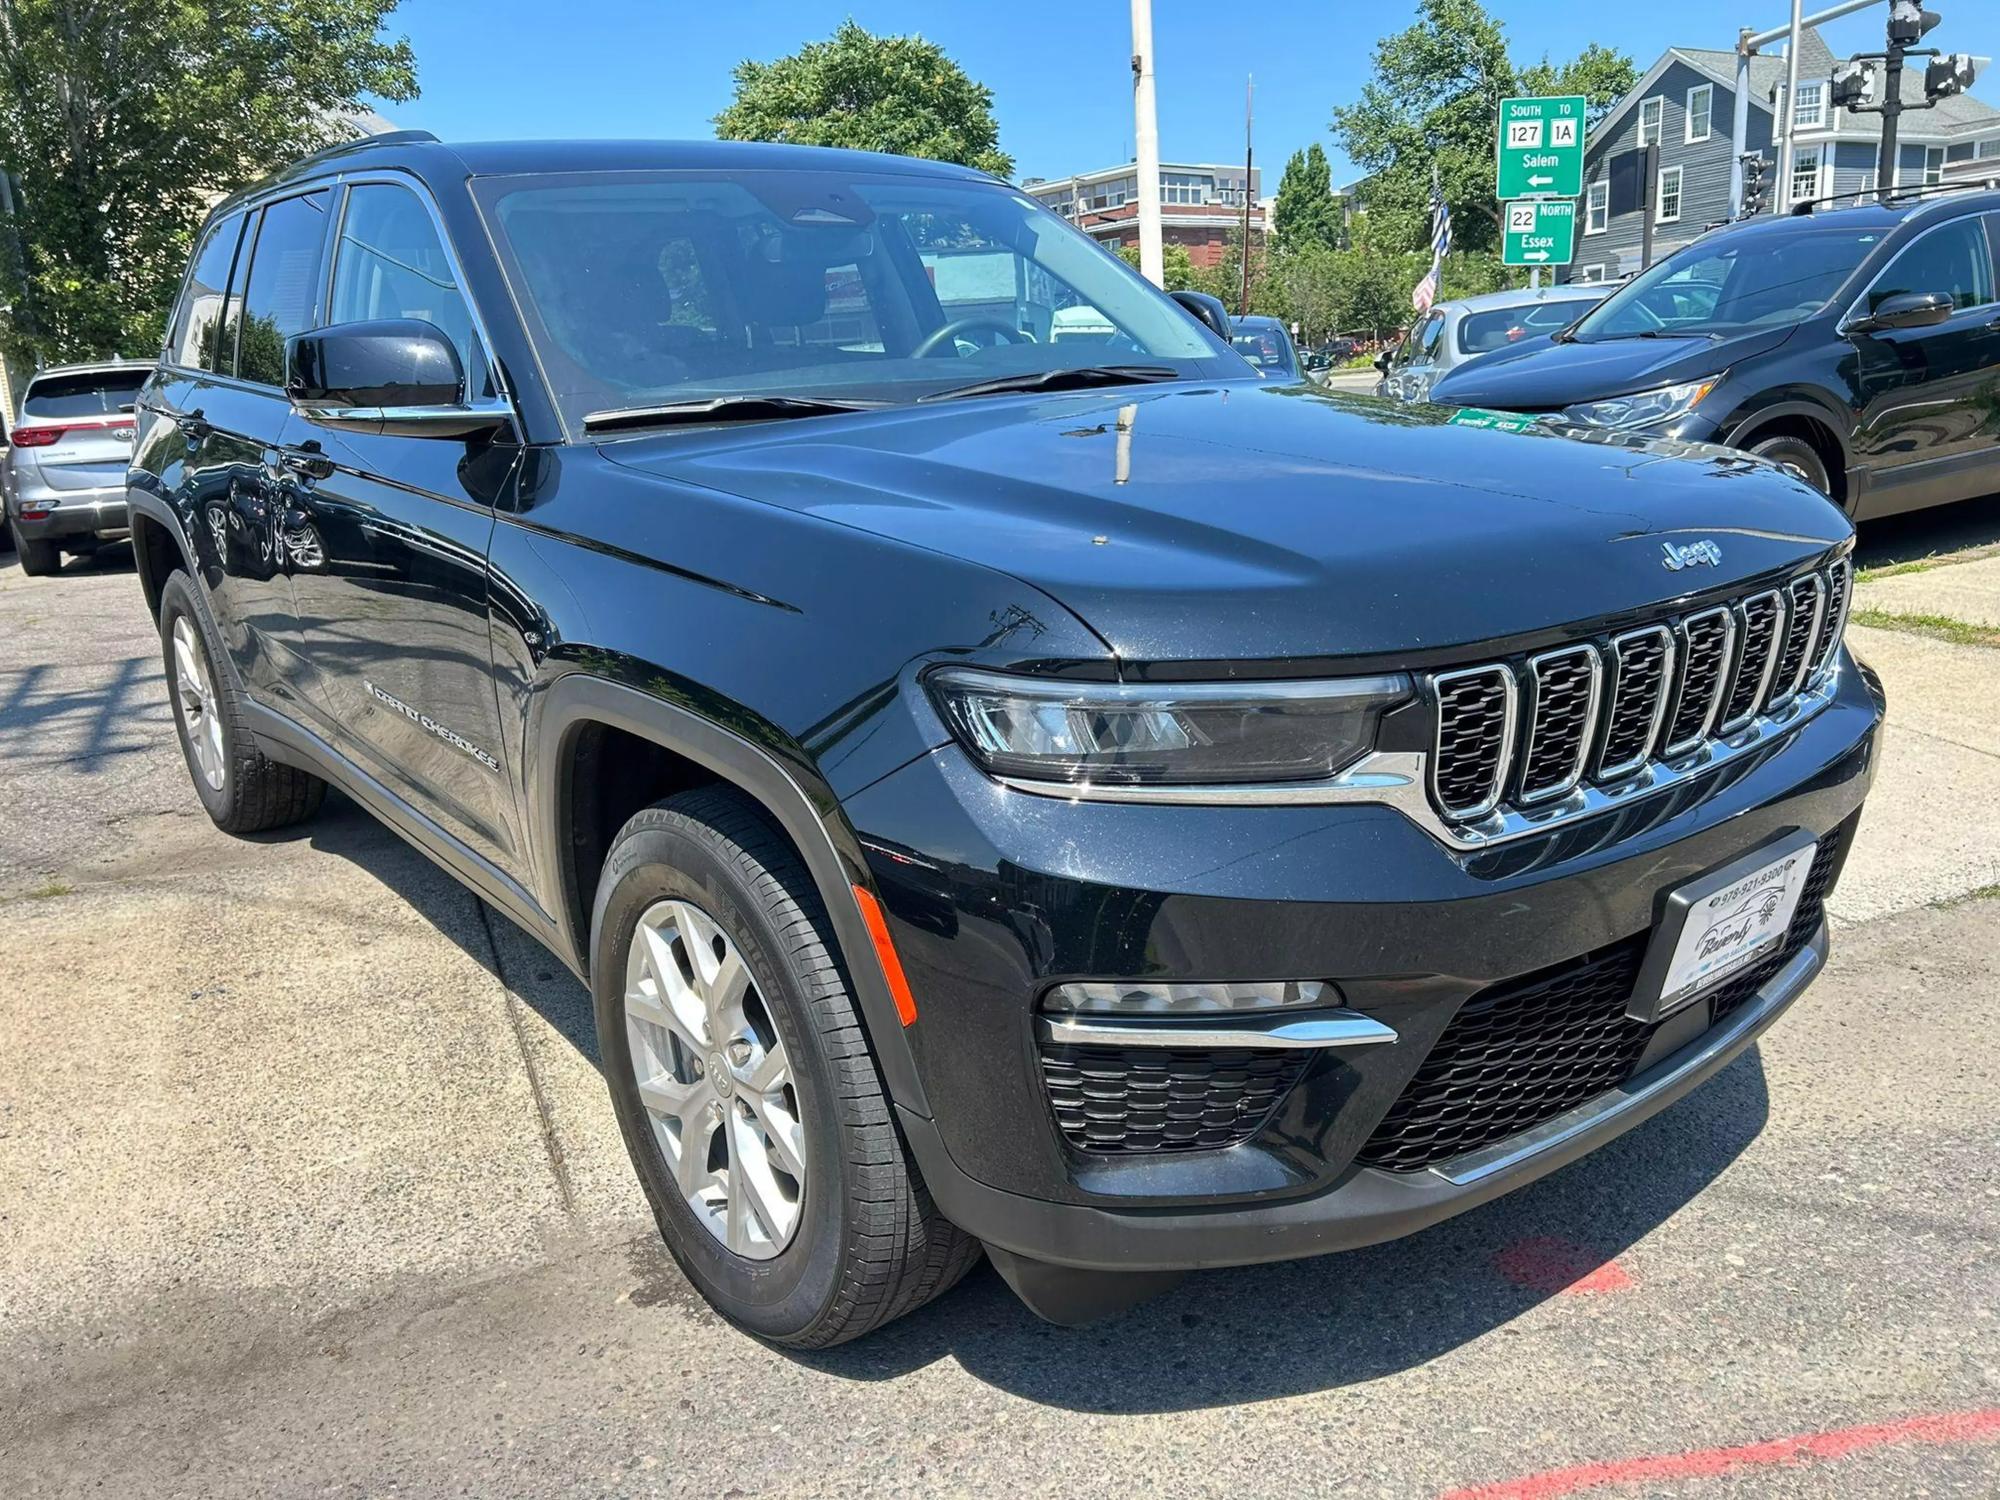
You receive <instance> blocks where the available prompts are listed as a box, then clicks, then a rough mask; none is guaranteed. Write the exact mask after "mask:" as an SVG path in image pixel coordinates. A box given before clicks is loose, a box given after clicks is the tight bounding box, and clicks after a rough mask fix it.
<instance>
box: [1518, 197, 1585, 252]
mask: <svg viewBox="0 0 2000 1500" xmlns="http://www.w3.org/2000/svg"><path fill="white" fill-rule="evenodd" d="M1506 211H1507V221H1506V224H1505V225H1504V226H1503V229H1504V233H1503V234H1502V236H1501V242H1500V263H1501V264H1502V265H1508V266H1566V265H1568V264H1569V263H1570V261H1571V260H1572V259H1573V258H1574V257H1575V255H1576V200H1575V199H1573V198H1523V199H1521V200H1520V201H1519V202H1515V203H1509V204H1508V205H1507V210H1506Z"/></svg>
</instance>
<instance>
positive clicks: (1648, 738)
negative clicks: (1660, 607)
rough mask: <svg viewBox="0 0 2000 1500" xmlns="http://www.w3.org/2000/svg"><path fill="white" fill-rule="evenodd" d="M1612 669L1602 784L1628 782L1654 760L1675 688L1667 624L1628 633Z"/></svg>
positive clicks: (1617, 644)
mask: <svg viewBox="0 0 2000 1500" xmlns="http://www.w3.org/2000/svg"><path fill="white" fill-rule="evenodd" d="M1611 666H1612V674H1613V675H1612V687H1611V696H1610V700H1609V703H1608V706H1607V707H1606V708H1605V710H1604V734H1603V744H1602V745H1601V747H1600V748H1599V750H1598V752H1597V779H1598V780H1599V781H1619V780H1622V779H1623V778H1624V777H1627V776H1630V775H1631V774H1632V773H1633V772H1634V771H1636V770H1638V769H1639V768H1640V767H1641V766H1643V765H1644V764H1645V763H1646V762H1647V761H1649V760H1651V759H1652V758H1653V747H1654V746H1655V745H1657V744H1658V743H1659V740H1660V721H1661V720H1662V719H1664V718H1665V717H1666V713H1667V699H1668V697H1669V696H1671V691H1672V688H1673V684H1674V637H1673V632H1672V631H1670V630H1668V629H1667V627H1666V626H1664V625H1647V626H1645V627H1643V628H1641V629H1639V630H1628V631H1626V632H1625V634H1623V635H1621V636H1619V637H1618V638H1617V639H1615V640H1613V641H1612V643H1611Z"/></svg>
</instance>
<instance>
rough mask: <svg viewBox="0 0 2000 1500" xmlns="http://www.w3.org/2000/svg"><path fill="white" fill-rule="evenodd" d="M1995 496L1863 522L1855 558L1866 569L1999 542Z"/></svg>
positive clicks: (1999, 506) (1999, 517)
mask: <svg viewBox="0 0 2000 1500" xmlns="http://www.w3.org/2000/svg"><path fill="white" fill-rule="evenodd" d="M1995 498H1996V497H1994V496H1987V497H1986V498H1985V499H1982V500H1964V501H1960V502H1959V503H1958V504H1956V505H1939V506H1934V507H1932V508H1931V509H1929V510H1913V511H1911V512H1909V513H1908V514H1907V515H1901V516H1884V517H1883V518H1882V519H1881V520H1879V521H1864V522H1863V523H1862V524H1861V528H1860V538H1859V540H1858V541H1857V542H1856V543H1855V546H1854V560H1855V561H1856V562H1857V563H1859V564H1860V565H1861V566H1862V567H1864V568H1884V567H1889V566H1892V565H1893V564H1896V563H1904V562H1921V561H1922V560H1923V559H1925V558H1927V557H1933V556H1936V555H1938V554H1940V553H1947V552H1957V551H1961V550H1963V549H1964V548H1967V547H1984V546H1990V545H1992V544H1994V543H1996V542H2000V504H1995Z"/></svg>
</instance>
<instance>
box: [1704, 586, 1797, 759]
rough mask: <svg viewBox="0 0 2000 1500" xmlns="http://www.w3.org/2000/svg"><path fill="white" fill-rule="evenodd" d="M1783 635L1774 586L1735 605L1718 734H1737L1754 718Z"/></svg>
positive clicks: (1767, 688)
mask: <svg viewBox="0 0 2000 1500" xmlns="http://www.w3.org/2000/svg"><path fill="white" fill-rule="evenodd" d="M1784 634H1785V597H1784V595H1782V594H1780V593H1779V592H1778V591H1777V590H1776V589H1766V590H1765V591H1764V592H1763V593H1761V594H1752V595H1751V596H1750V597H1749V598H1748V599H1744V600H1742V601H1741V602H1739V603H1738V604H1737V606H1736V660H1735V663H1734V664H1733V665H1732V666H1731V668H1730V678H1729V692H1728V695H1727V696H1726V697H1724V698H1723V700H1722V704H1723V707H1722V722H1721V723H1720V724H1718V725H1716V727H1715V732H1716V733H1717V734H1719V735H1731V734H1734V733H1736V731H1737V730H1739V729H1741V728H1742V727H1743V726H1744V725H1746V724H1748V723H1749V722H1750V721H1751V720H1752V719H1754V718H1756V717H1757V710H1758V708H1759V707H1760V706H1761V705H1762V704H1763V703H1764V702H1765V701H1766V699H1767V698H1768V697H1769V696H1770V691H1771V673H1772V670H1773V669H1774V668H1775V667H1776V666H1777V665H1778V651H1779V649H1780V646H1781V644H1782V642H1783V640H1784Z"/></svg>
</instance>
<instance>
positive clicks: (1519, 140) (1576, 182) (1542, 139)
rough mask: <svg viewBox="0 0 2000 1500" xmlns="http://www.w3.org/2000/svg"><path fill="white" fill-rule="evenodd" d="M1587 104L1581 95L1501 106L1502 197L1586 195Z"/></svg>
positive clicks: (1503, 102)
mask: <svg viewBox="0 0 2000 1500" xmlns="http://www.w3.org/2000/svg"><path fill="white" fill-rule="evenodd" d="M1584 103H1585V100H1584V97H1583V95H1581V94H1566V95H1561V96H1558V97H1556V98H1551V99H1502V100H1501V101H1500V148H1499V171H1498V174H1497V175H1498V178H1499V192H1498V193H1497V194H1495V196H1496V197H1498V198H1500V199H1501V200H1502V201H1505V200H1507V199H1509V198H1580V197H1582V196H1583V109H1584Z"/></svg>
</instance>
